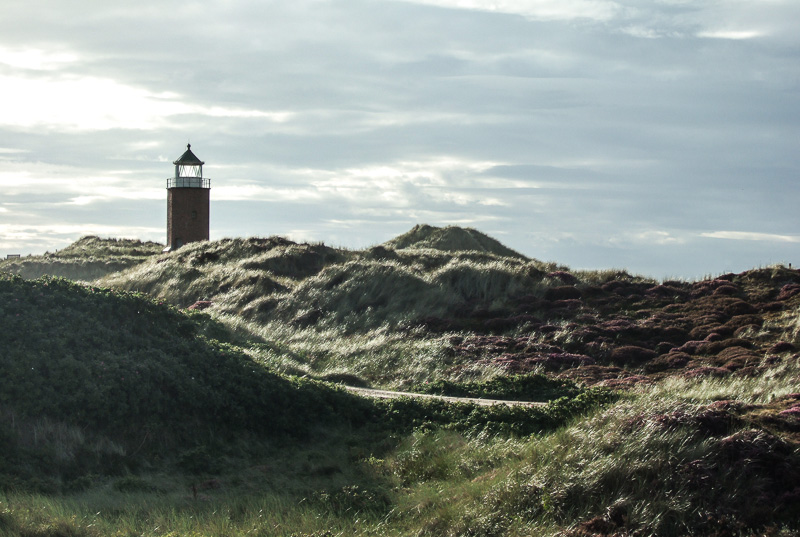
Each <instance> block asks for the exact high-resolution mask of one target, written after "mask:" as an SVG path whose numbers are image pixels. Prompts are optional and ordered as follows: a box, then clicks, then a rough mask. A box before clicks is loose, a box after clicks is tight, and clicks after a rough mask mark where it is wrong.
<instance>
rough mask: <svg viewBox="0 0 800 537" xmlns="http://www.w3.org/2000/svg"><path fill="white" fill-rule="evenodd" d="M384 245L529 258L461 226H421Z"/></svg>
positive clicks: (394, 247)
mask: <svg viewBox="0 0 800 537" xmlns="http://www.w3.org/2000/svg"><path fill="white" fill-rule="evenodd" d="M382 246H384V247H386V248H392V249H395V250H401V249H406V248H409V249H423V248H432V249H434V250H442V251H445V252H468V251H477V252H488V253H492V254H496V255H500V256H504V257H516V258H518V259H528V258H527V257H525V256H524V255H522V254H521V253H519V252H516V251H514V250H512V249H511V248H508V247H506V246H504V245H503V244H502V243H500V242H499V241H497V240H495V239H493V238H491V237H489V236H488V235H485V234H483V233H481V232H480V231H478V230H475V229H472V228H463V227H458V226H447V227H434V226H429V225H427V224H418V225H416V226H414V227H413V228H411V230H410V231H408V232H406V233H403V234H402V235H399V236H397V237H395V238H394V239H392V240H390V241H387V242H385V243H383V244H382Z"/></svg>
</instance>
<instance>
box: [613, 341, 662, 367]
mask: <svg viewBox="0 0 800 537" xmlns="http://www.w3.org/2000/svg"><path fill="white" fill-rule="evenodd" d="M656 356H657V354H656V352H655V351H653V350H651V349H646V348H644V347H639V346H638V345H625V346H623V347H617V348H615V349H613V350H612V351H611V354H610V355H609V360H611V361H612V362H613V363H615V364H635V365H639V364H643V363H645V362H647V361H648V360H652V359H653V358H655V357H656Z"/></svg>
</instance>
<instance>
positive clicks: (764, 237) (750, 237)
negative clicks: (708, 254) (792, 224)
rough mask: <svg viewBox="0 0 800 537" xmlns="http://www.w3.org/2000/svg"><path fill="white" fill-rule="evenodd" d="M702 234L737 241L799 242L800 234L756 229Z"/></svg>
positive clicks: (712, 237) (702, 234)
mask: <svg viewBox="0 0 800 537" xmlns="http://www.w3.org/2000/svg"><path fill="white" fill-rule="evenodd" d="M700 236H702V237H708V238H711V239H727V240H735V241H763V242H792V243H795V242H798V243H800V236H798V235H779V234H775V233H759V232H755V231H709V232H705V233H701V234H700Z"/></svg>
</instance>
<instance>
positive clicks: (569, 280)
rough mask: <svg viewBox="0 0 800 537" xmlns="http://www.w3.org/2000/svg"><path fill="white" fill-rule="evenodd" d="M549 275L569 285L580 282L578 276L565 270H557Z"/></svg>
mask: <svg viewBox="0 0 800 537" xmlns="http://www.w3.org/2000/svg"><path fill="white" fill-rule="evenodd" d="M547 277H548V278H550V279H553V280H558V281H560V282H562V283H565V284H567V285H575V284H577V283H578V278H576V277H575V276H574V275H572V274H570V273H569V272H566V271H563V270H556V271H553V272H550V273H548V274H547Z"/></svg>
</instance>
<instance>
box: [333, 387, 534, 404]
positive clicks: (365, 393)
mask: <svg viewBox="0 0 800 537" xmlns="http://www.w3.org/2000/svg"><path fill="white" fill-rule="evenodd" d="M344 388H345V389H346V390H347V391H349V392H352V393H355V394H357V395H361V396H362V397H376V398H378V399H395V398H397V397H416V398H419V399H439V400H441V401H447V402H449V403H471V404H474V405H482V406H493V405H509V406H529V407H534V406H544V405H546V404H547V403H534V402H531V401H502V400H500V399H478V398H476V397H450V396H447V395H432V394H427V393H413V392H392V391H389V390H373V389H371V388H356V387H354V386H344Z"/></svg>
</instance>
